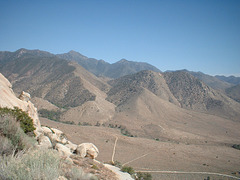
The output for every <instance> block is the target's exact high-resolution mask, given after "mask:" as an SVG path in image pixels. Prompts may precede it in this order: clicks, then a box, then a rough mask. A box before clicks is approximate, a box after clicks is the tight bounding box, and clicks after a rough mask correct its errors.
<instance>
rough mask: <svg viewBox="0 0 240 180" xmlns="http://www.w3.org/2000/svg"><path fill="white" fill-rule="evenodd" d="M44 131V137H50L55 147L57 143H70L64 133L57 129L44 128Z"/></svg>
mask: <svg viewBox="0 0 240 180" xmlns="http://www.w3.org/2000/svg"><path fill="white" fill-rule="evenodd" d="M42 130H43V133H44V135H45V136H47V137H49V139H50V140H51V142H52V144H53V146H55V145H56V143H61V144H67V143H68V140H67V138H66V136H65V134H64V133H63V132H62V131H60V130H58V129H55V128H49V127H42Z"/></svg>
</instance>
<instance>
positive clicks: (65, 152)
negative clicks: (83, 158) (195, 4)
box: [55, 143, 72, 158]
mask: <svg viewBox="0 0 240 180" xmlns="http://www.w3.org/2000/svg"><path fill="white" fill-rule="evenodd" d="M55 149H56V150H57V151H58V152H59V155H60V156H62V157H65V158H67V157H70V156H71V155H72V152H71V150H70V148H68V147H66V146H64V145H63V144H60V143H57V144H56V146H55Z"/></svg>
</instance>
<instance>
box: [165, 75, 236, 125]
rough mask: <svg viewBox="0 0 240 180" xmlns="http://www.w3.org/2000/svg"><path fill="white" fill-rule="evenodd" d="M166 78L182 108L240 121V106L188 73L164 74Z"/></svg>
mask: <svg viewBox="0 0 240 180" xmlns="http://www.w3.org/2000/svg"><path fill="white" fill-rule="evenodd" d="M164 78H165V79H166V82H167V84H168V87H169V89H170V91H171V92H172V94H173V95H174V96H175V98H176V99H177V100H178V101H179V102H180V104H181V107H183V108H185V109H191V110H194V111H199V112H204V113H209V114H214V115H218V116H222V117H225V118H231V119H233V120H237V121H239V120H240V113H239V112H240V104H239V103H237V102H235V101H233V100H232V99H231V98H229V97H227V96H226V95H224V94H223V93H220V92H218V91H216V90H214V89H212V88H210V87H209V86H207V85H205V84H204V83H203V82H202V81H200V80H199V79H197V78H195V77H194V76H192V75H190V74H189V73H187V72H183V71H175V72H167V73H164Z"/></svg>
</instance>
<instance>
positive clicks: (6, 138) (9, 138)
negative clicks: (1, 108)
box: [0, 115, 36, 155]
mask: <svg viewBox="0 0 240 180" xmlns="http://www.w3.org/2000/svg"><path fill="white" fill-rule="evenodd" d="M0 136H1V146H0V154H1V155H3V154H6V155H8V154H11V153H12V152H13V151H14V149H15V150H16V151H19V150H23V149H29V148H30V147H32V146H33V144H34V143H35V142H36V141H35V140H34V139H33V138H32V137H29V136H27V135H26V134H25V133H24V132H23V130H22V129H21V128H20V125H19V123H18V122H16V119H15V118H14V117H12V116H9V115H5V116H4V117H3V116H0Z"/></svg>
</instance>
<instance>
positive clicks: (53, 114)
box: [38, 109, 62, 121]
mask: <svg viewBox="0 0 240 180" xmlns="http://www.w3.org/2000/svg"><path fill="white" fill-rule="evenodd" d="M38 113H39V115H40V116H41V117H44V118H48V119H50V120H53V121H60V116H61V114H62V113H61V111H53V110H52V111H49V110H47V109H40V110H39V111H38Z"/></svg>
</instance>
